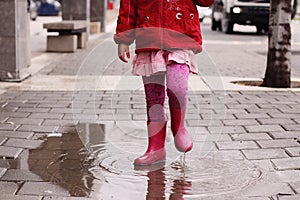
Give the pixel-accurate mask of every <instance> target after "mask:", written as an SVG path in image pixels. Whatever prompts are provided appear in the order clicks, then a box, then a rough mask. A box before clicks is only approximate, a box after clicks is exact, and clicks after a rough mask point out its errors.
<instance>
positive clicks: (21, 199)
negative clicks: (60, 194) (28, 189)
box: [0, 194, 43, 200]
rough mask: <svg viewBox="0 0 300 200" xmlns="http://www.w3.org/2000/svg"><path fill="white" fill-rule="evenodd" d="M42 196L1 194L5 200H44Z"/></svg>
mask: <svg viewBox="0 0 300 200" xmlns="http://www.w3.org/2000/svg"><path fill="white" fill-rule="evenodd" d="M42 198H43V197H42V196H31V195H7V194H0V199H3V200H42Z"/></svg>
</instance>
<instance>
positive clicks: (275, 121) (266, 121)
mask: <svg viewBox="0 0 300 200" xmlns="http://www.w3.org/2000/svg"><path fill="white" fill-rule="evenodd" d="M257 120H258V121H259V122H260V123H261V124H264V125H265V124H281V125H283V124H295V122H294V121H293V120H291V119H287V118H283V119H280V118H276V119H257Z"/></svg>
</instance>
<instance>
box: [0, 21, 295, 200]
mask: <svg viewBox="0 0 300 200" xmlns="http://www.w3.org/2000/svg"><path fill="white" fill-rule="evenodd" d="M53 19H54V20H58V19H57V18H51V17H50V18H40V19H39V18H38V20H37V21H35V22H31V27H32V31H31V38H32V40H31V45H32V46H31V48H32V54H33V59H32V66H31V68H30V71H31V72H32V76H31V77H30V78H28V79H26V80H25V81H23V82H20V83H0V94H1V95H0V199H5V200H15V199H21V200H27V199H30V200H35V199H36V200H89V199H95V200H102V199H103V200H109V199H116V200H141V199H147V200H152V199H171V200H179V199H197V200H198V199H199V200H202V199H203V200H296V199H300V171H299V163H300V154H299V152H300V143H299V140H300V134H299V131H300V112H299V108H300V107H299V105H300V98H299V97H300V92H299V88H298V89H297V88H288V89H273V88H261V87H250V86H249V87H247V86H241V85H234V84H232V83H230V81H235V80H261V79H262V78H263V76H264V71H265V68H266V54H267V35H256V33H255V29H253V27H241V26H237V27H235V28H236V29H235V30H236V31H237V32H236V33H234V34H232V35H226V34H224V33H220V32H213V31H211V30H210V22H209V19H208V20H205V21H204V22H203V24H202V32H203V38H204V42H203V44H204V50H203V52H202V53H201V54H200V55H198V62H199V69H200V75H192V76H190V79H189V81H190V82H189V88H190V90H189V102H188V108H187V115H186V120H185V124H186V126H187V129H188V131H189V132H190V134H191V136H192V137H193V141H194V148H193V150H192V151H191V152H189V153H187V154H182V153H179V152H178V151H177V150H176V149H175V147H174V141H173V137H172V134H171V132H170V127H169V126H170V125H169V124H168V130H167V139H166V149H167V160H166V163H165V164H163V165H154V166H150V167H134V166H133V160H134V158H136V157H137V156H138V155H140V154H141V153H142V152H143V151H144V150H145V147H146V143H147V140H146V132H147V127H146V110H145V106H146V105H145V97H144V91H143V85H142V81H141V78H140V77H134V76H132V75H131V64H124V63H121V62H120V61H119V60H118V58H117V53H116V45H115V44H114V43H113V41H112V35H113V33H112V32H108V33H101V34H98V35H94V36H92V37H91V39H90V40H89V42H88V46H87V48H86V49H80V50H77V51H76V52H74V53H47V52H45V51H44V50H45V41H46V40H45V36H46V33H45V31H44V30H43V29H42V27H41V23H43V22H45V21H47V20H50V21H51V20H53ZM292 30H293V33H294V34H293V41H292V50H293V57H292V74H293V79H295V80H299V78H300V65H299V64H300V57H299V56H300V55H299V54H300V53H299V52H300V35H299V34H297V33H299V31H300V24H299V22H298V21H294V22H293V24H292ZM165 110H166V113H168V106H167V105H166V108H165ZM167 115H169V114H167Z"/></svg>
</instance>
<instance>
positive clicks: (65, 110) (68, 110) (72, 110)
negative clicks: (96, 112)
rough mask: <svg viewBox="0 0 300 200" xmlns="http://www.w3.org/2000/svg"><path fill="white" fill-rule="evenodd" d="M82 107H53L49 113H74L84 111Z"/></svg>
mask: <svg viewBox="0 0 300 200" xmlns="http://www.w3.org/2000/svg"><path fill="white" fill-rule="evenodd" d="M82 111H83V110H82V108H80V107H79V108H52V109H51V110H50V112H49V113H58V114H66V113H69V114H73V113H82Z"/></svg>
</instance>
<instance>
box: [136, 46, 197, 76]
mask: <svg viewBox="0 0 300 200" xmlns="http://www.w3.org/2000/svg"><path fill="white" fill-rule="evenodd" d="M173 62H175V63H179V64H186V65H188V66H189V68H190V72H191V73H193V74H198V68H197V66H196V61H195V54H194V52H193V51H191V50H174V51H165V50H159V51H149V52H139V53H137V54H136V55H135V57H134V58H133V68H132V74H133V75H137V76H150V75H152V74H156V73H161V72H165V71H166V69H167V65H168V64H171V63H173Z"/></svg>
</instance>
